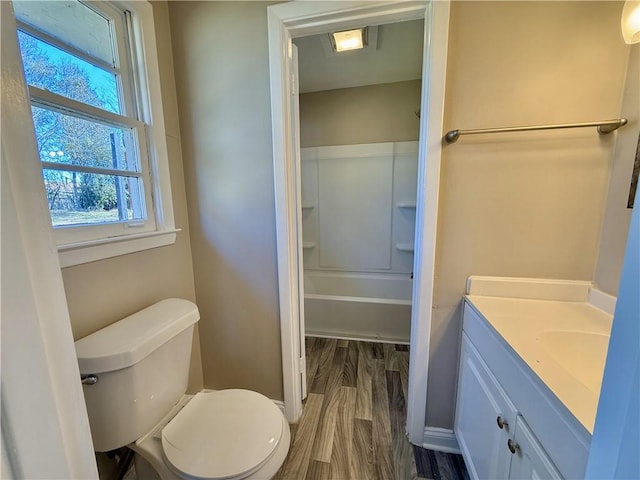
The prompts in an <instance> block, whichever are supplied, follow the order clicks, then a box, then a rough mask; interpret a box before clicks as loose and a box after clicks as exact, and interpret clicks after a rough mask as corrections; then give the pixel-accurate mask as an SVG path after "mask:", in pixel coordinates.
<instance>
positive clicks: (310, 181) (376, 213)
mask: <svg viewBox="0 0 640 480" xmlns="http://www.w3.org/2000/svg"><path fill="white" fill-rule="evenodd" d="M301 160H302V171H301V179H302V230H303V256H304V305H305V323H306V332H305V333H306V335H309V336H322V337H333V338H350V339H360V340H374V341H382V342H394V343H409V340H410V327H411V296H412V287H413V280H412V277H413V275H412V270H413V242H414V235H415V213H416V178H417V168H418V142H389V143H371V144H360V145H340V146H324V147H310V148H303V149H301Z"/></svg>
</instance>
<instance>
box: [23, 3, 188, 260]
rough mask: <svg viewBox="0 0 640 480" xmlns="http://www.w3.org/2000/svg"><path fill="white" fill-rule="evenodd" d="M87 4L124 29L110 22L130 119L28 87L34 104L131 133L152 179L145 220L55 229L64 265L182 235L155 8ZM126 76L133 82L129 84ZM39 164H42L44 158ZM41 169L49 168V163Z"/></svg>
mask: <svg viewBox="0 0 640 480" xmlns="http://www.w3.org/2000/svg"><path fill="white" fill-rule="evenodd" d="M85 3H87V4H88V5H91V6H92V7H94V8H95V9H96V10H99V11H102V12H104V13H107V14H108V16H110V17H113V16H114V14H115V15H121V16H122V20H123V21H122V24H121V26H118V23H119V22H118V21H115V22H112V25H114V27H115V30H116V31H114V32H113V33H114V34H115V35H114V38H116V39H117V40H116V41H117V49H118V53H119V56H120V57H121V58H120V59H119V60H118V62H117V65H116V68H117V69H118V70H119V71H120V72H122V79H123V81H122V82H119V83H120V85H121V91H120V92H119V95H120V97H121V104H122V105H123V107H121V108H124V112H123V113H124V114H125V115H126V116H125V115H118V114H110V113H109V112H106V114H105V111H103V110H101V109H98V108H95V107H91V106H88V105H86V104H84V103H81V102H77V101H74V100H70V99H67V98H66V97H61V96H59V95H56V94H53V93H50V92H47V91H44V90H41V89H38V88H35V87H29V93H30V96H31V101H32V103H33V104H34V105H35V106H45V107H47V108H49V109H52V110H57V111H61V112H62V113H65V114H69V113H72V114H73V115H74V116H78V117H81V118H86V119H88V120H91V121H98V122H100V123H104V124H107V125H110V126H115V127H122V128H126V129H132V131H133V132H134V136H135V137H136V140H137V143H138V146H139V155H140V164H141V167H142V172H141V173H140V174H137V175H136V176H140V177H141V178H142V177H144V176H146V177H147V178H148V180H147V181H144V190H145V198H144V202H145V204H146V211H147V219H146V220H145V221H143V222H139V221H137V220H132V221H129V222H117V223H109V224H106V223H105V224H98V225H83V226H73V227H58V228H55V229H54V231H55V235H56V242H57V248H58V253H59V259H60V264H61V266H62V267H67V266H72V265H78V264H82V263H88V262H93V261H96V260H101V259H104V258H110V257H114V256H119V255H125V254H128V253H133V252H138V251H142V250H146V249H150V248H156V247H160V246H165V245H170V244H172V243H174V242H175V239H176V233H177V232H178V231H179V229H176V228H175V222H174V217H173V202H172V197H171V181H170V176H169V159H168V152H167V144H166V134H165V126H164V114H163V106H162V96H161V90H160V71H159V67H158V56H157V49H156V39H155V26H154V20H153V10H152V6H151V4H150V3H149V2H147V1H145V2H137V1H119V2H85ZM23 27H24V25H20V26H19V28H20V29H23V30H25V32H26V33H30V34H32V32H30V31H29V28H28V27H27V28H23ZM121 29H127V30H128V31H125V30H121ZM38 36H39V35H38ZM127 37H128V38H127ZM65 50H68V49H67V48H65ZM129 52H130V54H129V55H127V56H128V57H130V58H131V62H132V64H131V65H130V64H129V61H128V60H125V59H124V58H123V57H124V56H125V55H124V54H125V53H129ZM80 58H82V57H80ZM83 59H84V58H83ZM127 78H128V79H130V82H131V83H129V82H127V81H126V79H127ZM65 107H66V108H65ZM65 110H66V111H65ZM37 161H38V162H39V163H42V162H40V159H37ZM41 167H42V168H45V167H46V165H41ZM104 173H107V172H104ZM111 174H113V173H111ZM129 175H130V174H129ZM43 187H44V184H43Z"/></svg>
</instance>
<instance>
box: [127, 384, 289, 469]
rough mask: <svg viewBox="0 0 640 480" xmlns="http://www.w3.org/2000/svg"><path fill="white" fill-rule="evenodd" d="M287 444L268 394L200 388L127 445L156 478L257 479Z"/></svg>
mask: <svg viewBox="0 0 640 480" xmlns="http://www.w3.org/2000/svg"><path fill="white" fill-rule="evenodd" d="M289 444H290V433H289V425H288V423H287V422H286V420H285V418H284V416H283V415H282V413H281V412H280V409H279V408H278V407H277V406H276V405H275V404H274V403H273V402H272V401H271V400H269V399H268V398H266V397H264V396H263V395H260V394H258V393H256V392H252V391H248V390H221V391H211V390H204V391H202V392H199V393H197V394H196V395H195V396H194V395H185V396H184V397H183V399H182V400H181V402H180V403H179V404H178V405H177V406H176V407H175V408H174V409H172V411H171V412H170V414H169V415H167V416H166V417H165V418H163V419H162V420H161V421H160V422H159V423H158V425H156V426H154V428H153V429H152V430H151V431H150V432H149V433H148V434H146V435H144V436H143V437H142V438H140V439H138V440H136V441H135V442H134V443H133V444H131V445H129V447H130V448H131V449H132V450H134V451H135V452H136V453H137V454H138V455H140V456H141V457H142V458H143V459H144V460H145V461H146V462H148V463H149V464H150V465H151V467H152V468H153V470H154V471H155V473H157V475H158V477H159V478H161V479H162V480H174V479H180V478H183V479H184V478H188V479H191V478H198V479H205V478H206V479H222V478H224V479H246V480H257V479H269V478H272V477H273V476H274V475H275V474H276V472H277V471H278V469H279V468H280V466H281V465H282V463H283V461H284V459H285V458H286V456H287V453H288V451H289ZM143 468H144V467H143ZM138 474H139V475H140V472H138ZM144 478H145V479H146V478H147V476H145V477H144Z"/></svg>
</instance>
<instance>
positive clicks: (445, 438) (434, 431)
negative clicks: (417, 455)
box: [422, 427, 461, 454]
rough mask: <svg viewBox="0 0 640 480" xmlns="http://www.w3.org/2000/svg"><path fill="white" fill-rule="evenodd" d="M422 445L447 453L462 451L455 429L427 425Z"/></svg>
mask: <svg viewBox="0 0 640 480" xmlns="http://www.w3.org/2000/svg"><path fill="white" fill-rule="evenodd" d="M422 447H423V448H427V449H429V450H436V451H437V452H445V453H457V454H459V453H461V452H460V447H459V446H458V440H457V439H456V435H455V433H453V430H449V429H446V428H435V427H425V428H424V438H423V440H422Z"/></svg>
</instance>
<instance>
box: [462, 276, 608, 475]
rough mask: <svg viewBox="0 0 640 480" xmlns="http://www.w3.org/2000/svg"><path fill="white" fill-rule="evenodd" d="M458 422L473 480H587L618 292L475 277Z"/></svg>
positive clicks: (470, 284) (467, 308)
mask: <svg viewBox="0 0 640 480" xmlns="http://www.w3.org/2000/svg"><path fill="white" fill-rule="evenodd" d="M466 293H467V294H466V295H465V298H464V304H463V327H462V341H461V353H460V367H459V374H458V395H457V402H456V418H455V425H454V430H455V433H456V437H457V439H458V443H459V445H460V449H461V451H462V454H463V456H464V459H465V463H466V465H467V469H468V470H469V474H470V476H471V477H472V478H482V479H494V478H518V479H523V478H584V473H585V469H586V464H587V458H588V455H589V445H590V443H591V435H592V433H593V426H594V422H595V416H596V410H597V406H598V397H599V394H600V386H601V383H602V375H603V371H604V364H605V361H606V354H607V347H608V342H609V335H610V331H611V323H612V320H613V311H614V308H615V298H614V297H611V296H609V295H606V294H604V293H602V292H600V291H598V290H596V289H594V288H593V285H592V284H591V283H590V282H579V281H560V280H542V279H518V278H502V277H475V276H474V277H469V280H468V281H467V289H466Z"/></svg>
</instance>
